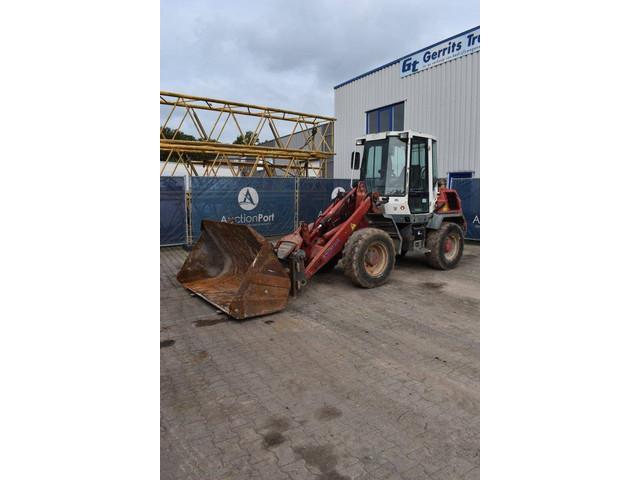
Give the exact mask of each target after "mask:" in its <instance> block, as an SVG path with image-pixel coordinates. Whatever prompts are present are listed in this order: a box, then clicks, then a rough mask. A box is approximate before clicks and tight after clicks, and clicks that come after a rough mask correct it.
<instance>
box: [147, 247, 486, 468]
mask: <svg viewBox="0 0 640 480" xmlns="http://www.w3.org/2000/svg"><path fill="white" fill-rule="evenodd" d="M186 255H187V254H186V252H185V251H184V250H182V249H181V248H166V249H161V252H160V263H161V333H160V336H161V349H160V358H161V422H160V423H161V469H162V478H163V479H166V480H169V479H199V480H202V479H262V480H271V479H287V480H297V479H317V480H329V479H336V480H338V479H356V478H357V479H369V478H371V479H386V478H393V479H396V478H397V479H407V480H408V479H432V480H442V479H474V478H478V477H479V463H480V452H479V429H480V420H479V350H480V347H479V331H480V325H479V273H480V272H479V270H480V258H479V257H480V247H479V246H478V245H467V246H466V249H465V255H464V258H463V259H462V261H461V263H460V265H459V266H458V268H457V269H455V270H452V271H448V272H439V271H435V270H432V269H430V268H429V267H428V266H427V265H426V264H425V262H424V259H423V257H422V256H420V255H417V254H415V255H414V254H409V255H408V256H407V257H406V258H404V259H401V260H399V262H398V264H397V266H396V270H395V271H394V273H393V275H392V278H391V280H390V282H389V283H388V284H386V285H384V286H382V287H380V288H377V289H374V290H363V289H359V288H357V287H355V286H353V285H352V284H351V283H350V282H349V280H348V279H347V278H346V277H344V275H342V270H341V268H340V267H338V268H336V270H335V271H334V272H332V273H329V274H320V275H317V276H316V277H315V278H314V279H312V280H311V282H310V284H309V286H308V287H307V289H306V290H305V291H304V292H303V294H302V295H301V296H299V297H298V298H297V299H295V300H293V301H291V302H290V303H289V305H288V307H287V309H286V310H285V311H284V312H280V313H278V314H275V315H271V316H268V317H263V318H257V319H252V320H246V321H243V322H237V321H234V320H229V319H228V318H227V317H226V316H224V315H223V314H219V313H217V312H216V310H215V309H214V307H212V306H211V305H209V304H208V303H206V302H204V301H203V300H201V299H200V298H198V297H194V296H191V295H190V294H189V292H187V291H186V290H184V289H183V288H182V287H181V286H180V285H179V284H178V282H177V280H176V279H175V274H176V272H177V271H178V269H179V267H180V266H181V265H182V262H183V261H184V259H185V257H186Z"/></svg>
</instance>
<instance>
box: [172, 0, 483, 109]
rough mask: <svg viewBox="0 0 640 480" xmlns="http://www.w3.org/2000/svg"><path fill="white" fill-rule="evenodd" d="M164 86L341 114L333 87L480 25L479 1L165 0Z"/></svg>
mask: <svg viewBox="0 0 640 480" xmlns="http://www.w3.org/2000/svg"><path fill="white" fill-rule="evenodd" d="M160 17H161V23H160V89H161V90H168V91H173V92H179V93H188V94H193V95H199V96H206V97H213V98H218V99H225V100H235V101H239V102H246V103H254V104H259V105H268V106H272V107H279V108H287V109H291V110H296V111H302V112H308V113H316V114H320V115H333V113H334V108H333V87H334V86H335V85H338V84H339V83H341V82H343V81H345V80H349V79H350V78H352V77H354V76H357V75H359V74H362V73H364V72H366V71H368V70H371V69H372V68H375V67H378V66H380V65H383V64H385V63H387V62H389V61H392V60H395V59H397V58H399V57H402V56H404V55H406V54H408V53H411V52H414V51H415V50H419V49H421V48H423V47H426V46H427V45H430V44H432V43H435V42H438V41H440V40H443V39H444V38H447V37H449V36H451V35H454V34H456V33H459V32H462V31H464V30H467V29H469V28H472V27H475V26H477V25H479V24H480V5H479V0H446V1H441V0H423V1H420V0H395V1H373V0H343V1H337V0H318V1H300V0H298V1H284V0H264V1H257V0H254V1H246V0H233V1H216V0H209V1H204V0H180V1H178V0H161V4H160Z"/></svg>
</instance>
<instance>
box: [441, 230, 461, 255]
mask: <svg viewBox="0 0 640 480" xmlns="http://www.w3.org/2000/svg"><path fill="white" fill-rule="evenodd" d="M459 251H460V237H459V236H458V235H457V234H456V233H450V234H449V235H447V238H445V240H444V258H446V259H447V260H448V261H451V260H454V259H455V258H456V257H457V256H458V252H459Z"/></svg>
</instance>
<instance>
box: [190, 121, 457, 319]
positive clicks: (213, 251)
mask: <svg viewBox="0 0 640 480" xmlns="http://www.w3.org/2000/svg"><path fill="white" fill-rule="evenodd" d="M356 145H357V146H360V147H362V151H363V155H362V162H360V157H361V156H360V151H354V152H353V153H352V155H351V169H352V171H358V172H359V180H358V181H357V182H352V185H354V186H353V188H352V189H351V190H350V191H348V192H342V193H340V194H338V195H337V196H336V198H334V199H333V200H332V201H331V202H330V204H329V205H327V206H326V208H325V209H324V211H322V212H321V213H320V215H319V216H318V218H316V220H315V221H314V222H313V223H309V224H306V223H301V224H300V225H299V227H298V228H297V229H296V230H295V231H294V232H292V233H290V234H288V235H285V236H284V237H282V238H281V239H280V240H278V241H277V243H276V244H275V246H272V244H271V243H270V242H268V241H267V240H265V239H264V238H263V237H262V236H261V235H260V234H258V233H257V232H256V231H255V230H254V229H253V228H251V227H249V226H244V225H239V224H233V223H225V222H214V221H209V220H204V221H203V222H202V228H201V234H200V238H199V239H198V241H197V243H196V244H195V245H194V247H193V249H192V251H191V253H190V254H189V256H188V257H187V259H186V261H185V263H184V265H183V266H182V269H181V270H180V272H179V273H178V281H179V282H180V283H181V284H182V285H183V286H184V287H185V288H187V289H188V290H190V291H192V292H193V293H195V294H197V295H199V296H201V297H202V298H204V299H205V300H207V301H208V302H210V303H211V304H213V305H215V306H216V307H218V308H219V309H220V310H222V311H224V312H225V313H227V314H228V315H230V316H231V317H233V318H236V319H245V318H250V317H255V316H259V315H266V314H269V313H273V312H278V311H280V310H283V309H284V308H285V306H286V305H287V302H288V298H289V296H295V295H296V294H297V293H298V292H299V291H300V290H301V289H302V288H303V287H305V285H306V284H307V282H308V281H309V280H310V279H311V278H312V277H313V276H314V275H315V274H316V273H318V272H320V271H326V270H330V269H332V268H333V267H334V266H335V265H336V264H337V263H338V261H339V260H340V259H342V266H343V269H344V273H345V274H346V275H347V277H349V278H350V279H351V281H352V282H353V283H354V284H355V285H357V286H358V287H363V288H373V287H378V286H380V285H382V284H384V283H385V282H386V281H387V280H388V279H389V276H390V274H391V272H392V270H393V268H394V265H395V259H396V256H403V255H405V254H406V253H407V252H409V251H417V252H421V253H424V254H425V255H426V258H427V263H428V264H429V265H430V266H431V267H433V268H436V269H440V270H446V269H451V268H454V267H455V266H456V265H457V264H458V262H459V261H460V259H461V257H462V252H463V248H464V234H465V231H466V228H467V225H466V221H465V218H464V216H463V214H462V205H461V202H460V197H459V196H458V194H457V193H456V191H455V190H451V189H448V188H445V187H444V185H443V184H441V183H440V184H439V183H438V175H437V145H438V142H437V139H436V138H435V137H433V136H431V135H427V134H422V133H418V132H414V131H411V130H405V131H391V132H382V133H375V134H369V135H366V136H365V137H362V138H359V139H357V140H356Z"/></svg>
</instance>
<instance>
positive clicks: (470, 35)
mask: <svg viewBox="0 0 640 480" xmlns="http://www.w3.org/2000/svg"><path fill="white" fill-rule="evenodd" d="M479 50H480V27H478V28H476V29H474V30H473V31H467V32H465V33H464V34H462V35H458V36H457V37H455V38H452V39H450V40H448V41H447V42H443V43H439V44H437V45H434V46H432V47H430V48H425V49H422V50H420V51H418V52H415V53H413V54H412V55H410V56H408V57H405V58H403V59H402V60H401V61H400V77H406V76H407V75H411V74H412V73H416V72H419V71H420V70H424V69H426V68H430V67H435V66H436V65H440V64H442V63H444V62H448V61H449V60H453V59H455V58H460V57H462V56H464V55H468V54H470V53H474V52H477V51H479Z"/></svg>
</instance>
